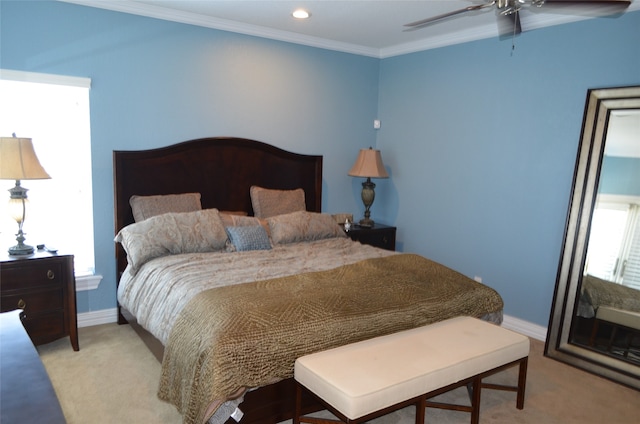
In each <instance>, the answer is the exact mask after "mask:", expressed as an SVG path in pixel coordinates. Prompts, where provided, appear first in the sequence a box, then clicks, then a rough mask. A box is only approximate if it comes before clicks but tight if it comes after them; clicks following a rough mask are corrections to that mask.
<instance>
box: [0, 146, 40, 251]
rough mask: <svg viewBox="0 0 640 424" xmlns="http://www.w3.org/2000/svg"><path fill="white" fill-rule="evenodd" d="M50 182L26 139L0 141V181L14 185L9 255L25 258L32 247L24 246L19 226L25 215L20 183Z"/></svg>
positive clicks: (24, 196) (11, 201)
mask: <svg viewBox="0 0 640 424" xmlns="http://www.w3.org/2000/svg"><path fill="white" fill-rule="evenodd" d="M48 178H51V177H50V176H49V174H47V171H45V170H44V168H43V167H42V165H40V161H39V160H38V157H37V156H36V152H35V150H34V149H33V144H32V143H31V139H30V138H18V137H16V136H15V134H14V136H13V137H0V179H1V180H15V181H16V185H15V187H13V188H12V189H10V190H9V193H10V199H9V213H10V214H11V217H12V218H13V219H15V220H16V222H17V223H18V233H17V234H16V241H17V242H18V244H17V245H15V246H13V247H10V248H9V254H10V255H29V254H31V253H33V251H34V249H33V247H32V246H28V245H26V244H24V240H25V237H24V233H23V232H22V225H23V224H24V219H25V217H26V212H27V203H28V200H27V189H26V188H24V187H22V186H21V185H20V181H21V180H42V179H48Z"/></svg>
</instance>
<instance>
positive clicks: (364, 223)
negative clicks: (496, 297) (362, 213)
mask: <svg viewBox="0 0 640 424" xmlns="http://www.w3.org/2000/svg"><path fill="white" fill-rule="evenodd" d="M358 225H359V226H361V227H366V228H371V227H373V226H374V225H375V222H373V219H370V218H366V217H365V218H362V219H361V220H360V222H358Z"/></svg>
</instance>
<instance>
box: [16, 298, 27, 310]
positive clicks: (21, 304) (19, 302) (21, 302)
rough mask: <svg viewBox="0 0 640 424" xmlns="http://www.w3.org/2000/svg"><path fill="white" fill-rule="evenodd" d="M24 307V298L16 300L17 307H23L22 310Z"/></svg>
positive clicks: (25, 305)
mask: <svg viewBox="0 0 640 424" xmlns="http://www.w3.org/2000/svg"><path fill="white" fill-rule="evenodd" d="M26 307H27V302H25V301H24V300H22V299H20V300H18V308H20V309H23V310H24V309H26Z"/></svg>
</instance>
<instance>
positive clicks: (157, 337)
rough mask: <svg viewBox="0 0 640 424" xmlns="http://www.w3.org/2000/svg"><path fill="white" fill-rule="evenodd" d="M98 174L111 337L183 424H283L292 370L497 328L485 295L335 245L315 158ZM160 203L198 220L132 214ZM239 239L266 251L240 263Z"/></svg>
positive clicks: (418, 266) (259, 152)
mask: <svg viewBox="0 0 640 424" xmlns="http://www.w3.org/2000/svg"><path fill="white" fill-rule="evenodd" d="M113 159H114V178H115V180H114V190H115V199H114V202H115V228H116V234H117V236H116V240H117V241H118V243H116V263H117V269H118V302H119V303H118V310H119V315H118V322H119V323H127V322H128V323H130V324H131V325H132V326H133V327H134V329H135V330H136V331H137V332H138V334H140V336H141V338H142V339H143V340H144V341H145V343H147V345H148V346H149V348H150V349H151V350H152V352H154V354H155V355H156V357H157V358H158V360H160V361H162V369H163V371H162V377H161V381H160V383H159V396H160V397H161V398H162V399H164V400H167V401H170V402H171V403H174V405H176V407H177V408H178V410H179V411H180V412H181V413H182V415H183V417H184V422H185V423H193V422H204V421H207V420H208V421H209V422H212V423H220V422H225V421H227V422H229V423H233V422H236V421H238V420H239V422H240V423H277V422H281V421H284V420H286V419H290V418H291V417H292V412H293V406H294V385H293V380H292V378H291V376H292V370H293V360H294V359H295V357H296V356H301V355H302V354H307V353H311V352H313V351H317V350H322V349H324V348H328V347H334V346H337V345H341V344H346V343H351V342H353V341H357V340H361V339H364V338H370V337H374V336H376V335H382V334H388V333H391V332H395V331H399V330H402V329H406V328H411V327H415V326H419V325H426V324H429V323H431V322H435V321H439V320H443V319H447V318H449V317H451V316H458V315H472V316H478V317H481V318H483V319H487V320H491V321H494V322H497V323H499V322H501V319H502V306H503V305H502V299H501V298H500V296H499V294H497V293H496V292H495V291H494V290H492V289H490V288H489V287H487V286H484V285H482V284H480V283H477V282H475V281H473V280H471V279H469V278H467V277H465V276H462V275H461V274H459V273H456V272H455V271H453V270H450V269H448V268H446V267H444V266H442V265H440V264H437V263H435V262H432V261H429V260H428V259H426V258H422V257H420V256H418V255H412V254H405V253H397V252H389V251H385V250H383V249H378V248H374V247H371V246H364V245H361V244H359V243H357V242H353V241H351V240H350V239H349V238H348V237H346V235H345V234H344V232H343V230H342V229H341V228H340V226H339V225H338V224H337V223H336V222H335V221H334V220H332V218H331V216H330V215H328V214H326V213H321V199H322V157H321V156H318V155H302V154H296V153H292V152H288V151H285V150H282V149H279V148H276V147H274V146H271V145H268V144H266V143H263V142H259V141H254V140H247V139H241V138H233V137H217V138H205V139H198V140H192V141H187V142H182V143H179V144H176V145H172V146H168V147H164V148H158V149H152V150H146V151H116V152H114V158H113ZM300 193H302V199H303V200H302V203H300V200H299V199H300ZM272 195H275V196H276V197H272ZM173 196H178V197H180V199H182V200H181V202H182V201H183V200H184V199H185V198H186V197H185V196H187V197H189V196H190V197H189V198H190V199H191V200H194V197H195V198H197V200H198V201H199V205H198V207H197V208H196V209H197V210H189V209H188V207H187V208H186V209H180V208H178V209H177V210H175V209H170V210H169V212H171V213H153V212H151V213H147V212H148V211H146V210H145V209H144V207H143V208H141V207H140V204H138V201H142V203H143V204H147V206H148V205H149V204H153V202H151V203H149V202H150V201H152V200H153V201H155V200H157V199H161V200H162V201H165V200H167V199H173ZM279 196H284V197H279ZM257 199H258V200H257ZM267 199H270V200H271V202H268V201H266V200H267ZM273 199H277V201H274V200H273ZM282 199H287V201H283V200H282ZM196 203H197V202H196ZM181 204H182V203H181ZM291 205H293V206H291ZM291 207H293V209H292V210H289V209H290V208H291ZM283 208H284V209H283ZM156 212H157V211H156ZM134 215H135V216H134ZM247 222H252V224H250V225H249V224H246V223H247ZM221 223H222V224H221ZM220 225H222V230H221V229H220ZM236 227H241V228H236ZM196 228H197V229H198V230H197V231H196V230H195V229H196ZM249 229H251V231H252V232H254V230H255V232H256V234H257V233H260V237H258V239H260V240H261V242H264V233H266V234H267V236H268V244H269V246H263V247H264V250H262V249H261V248H260V249H258V248H256V247H255V243H257V244H258V245H260V242H259V241H256V242H255V243H254V241H255V240H256V239H255V238H251V239H250V240H252V242H251V243H249V245H250V247H249V248H247V249H244V247H246V246H245V245H244V242H245V241H246V240H241V241H239V240H240V239H239V238H237V237H238V236H237V233H243V232H244V231H245V230H249ZM232 230H242V231H232ZM176 234H178V237H177V238H176ZM254 235H255V234H254ZM252 237H253V235H252ZM164 240H170V242H168V243H169V245H167V242H166V241H164ZM176 240H178V241H176ZM194 240H195V241H194ZM187 241H188V243H187ZM187 244H188V246H189V248H188V249H186V250H184V248H183V247H184V246H186V245H187ZM214 245H215V248H212V247H211V246H214ZM176 246H177V247H176ZM181 246H182V247H181ZM193 246H199V247H198V248H197V249H195V250H194V248H193ZM202 246H206V248H204V249H202V248H200V247H202ZM156 247H157V248H156ZM140 252H143V253H140ZM149 252H152V253H149ZM158 252H160V253H158ZM213 270H215V271H213ZM427 280H429V284H431V283H432V282H431V280H433V284H434V285H433V286H427V285H426V283H425V282H426V281H427ZM154 281H157V282H156V283H153V282H154ZM436 287H439V288H436ZM203 317H205V319H203ZM222 323H224V325H223V324H222ZM229 323H231V324H229ZM221 327H224V331H223V330H221V329H220V328H221ZM194 350H195V352H191V351H194ZM210 380H211V381H210ZM213 381H215V384H214V383H213ZM210 386H211V387H210ZM221 387H222V388H224V390H222V389H221ZM232 387H233V388H234V389H231V388H232ZM220 390H222V392H220ZM214 394H215V395H214ZM319 409H322V407H321V406H320V405H318V404H316V403H315V402H314V401H313V399H311V398H308V399H305V401H304V410H305V411H306V412H309V411H313V410H319Z"/></svg>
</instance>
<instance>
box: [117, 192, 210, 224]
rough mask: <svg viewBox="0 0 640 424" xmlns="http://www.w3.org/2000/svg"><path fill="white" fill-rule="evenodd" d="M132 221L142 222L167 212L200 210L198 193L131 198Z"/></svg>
mask: <svg viewBox="0 0 640 424" xmlns="http://www.w3.org/2000/svg"><path fill="white" fill-rule="evenodd" d="M129 204H130V205H131V210H132V212H133V219H135V221H136V222H140V221H144V220H145V219H148V218H151V217H152V216H156V215H162V214H163V213H169V212H195V211H199V210H202V205H201V203H200V193H182V194H166V195H159V196H131V198H130V199H129Z"/></svg>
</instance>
